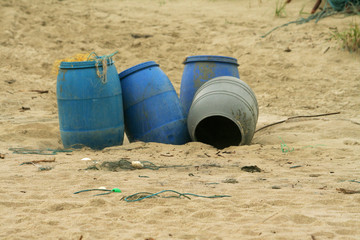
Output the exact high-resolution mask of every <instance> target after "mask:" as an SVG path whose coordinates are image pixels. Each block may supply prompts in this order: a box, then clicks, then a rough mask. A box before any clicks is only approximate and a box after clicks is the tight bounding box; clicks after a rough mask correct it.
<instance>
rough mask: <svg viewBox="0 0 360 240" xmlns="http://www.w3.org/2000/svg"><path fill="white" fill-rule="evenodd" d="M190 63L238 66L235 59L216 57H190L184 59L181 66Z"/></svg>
mask: <svg viewBox="0 0 360 240" xmlns="http://www.w3.org/2000/svg"><path fill="white" fill-rule="evenodd" d="M190 62H223V63H232V64H235V65H237V66H239V64H238V63H237V59H236V58H232V57H225V56H216V55H198V56H190V57H187V58H186V59H185V61H184V62H183V64H186V63H190Z"/></svg>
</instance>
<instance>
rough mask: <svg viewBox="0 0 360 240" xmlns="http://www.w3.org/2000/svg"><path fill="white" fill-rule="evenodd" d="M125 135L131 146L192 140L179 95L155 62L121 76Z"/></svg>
mask: <svg viewBox="0 0 360 240" xmlns="http://www.w3.org/2000/svg"><path fill="white" fill-rule="evenodd" d="M119 78H120V80H121V86H122V89H123V94H124V95H123V101H124V116H125V132H126V135H127V137H128V139H129V141H130V142H134V141H143V142H158V143H166V144H177V145H179V144H184V143H186V142H188V141H189V140H190V137H189V134H188V131H187V127H186V119H185V117H184V115H183V113H182V110H181V105H180V101H179V98H178V95H177V94H176V92H175V89H174V87H173V85H172V84H171V82H170V80H169V78H168V77H167V76H166V75H165V73H164V72H163V71H162V70H161V69H160V67H159V65H158V64H157V63H155V62H154V61H149V62H144V63H141V64H138V65H136V66H133V67H131V68H129V69H127V70H125V71H123V72H121V73H120V74H119Z"/></svg>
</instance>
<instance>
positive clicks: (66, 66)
mask: <svg viewBox="0 0 360 240" xmlns="http://www.w3.org/2000/svg"><path fill="white" fill-rule="evenodd" d="M112 64H114V60H112V59H108V61H107V65H112ZM96 65H97V66H98V67H101V66H102V65H103V64H102V62H101V61H82V62H61V63H60V68H61V69H72V68H74V69H77V68H92V67H96Z"/></svg>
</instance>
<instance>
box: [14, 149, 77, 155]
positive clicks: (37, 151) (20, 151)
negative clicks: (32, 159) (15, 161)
mask: <svg viewBox="0 0 360 240" xmlns="http://www.w3.org/2000/svg"><path fill="white" fill-rule="evenodd" d="M9 150H10V151H12V152H13V153H15V154H39V155H56V154H57V153H59V152H72V150H66V149H51V148H47V149H26V148H9Z"/></svg>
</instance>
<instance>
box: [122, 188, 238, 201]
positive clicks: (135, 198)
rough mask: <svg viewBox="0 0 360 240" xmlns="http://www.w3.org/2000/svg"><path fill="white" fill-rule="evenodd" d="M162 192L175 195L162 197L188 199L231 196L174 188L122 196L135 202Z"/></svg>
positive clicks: (157, 195) (125, 199)
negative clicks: (174, 194) (182, 191)
mask: <svg viewBox="0 0 360 240" xmlns="http://www.w3.org/2000/svg"><path fill="white" fill-rule="evenodd" d="M164 192H172V193H176V194H177V196H163V197H162V198H173V197H175V198H180V197H185V198H188V199H191V198H190V197H188V196H194V197H202V198H224V197H231V196H229V195H212V196H202V195H197V194H193V193H179V192H177V191H174V190H162V191H160V192H157V193H149V192H139V193H135V194H133V195H130V196H127V197H125V198H124V201H126V202H137V201H141V200H144V199H146V198H152V197H159V195H160V194H161V193H164Z"/></svg>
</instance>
